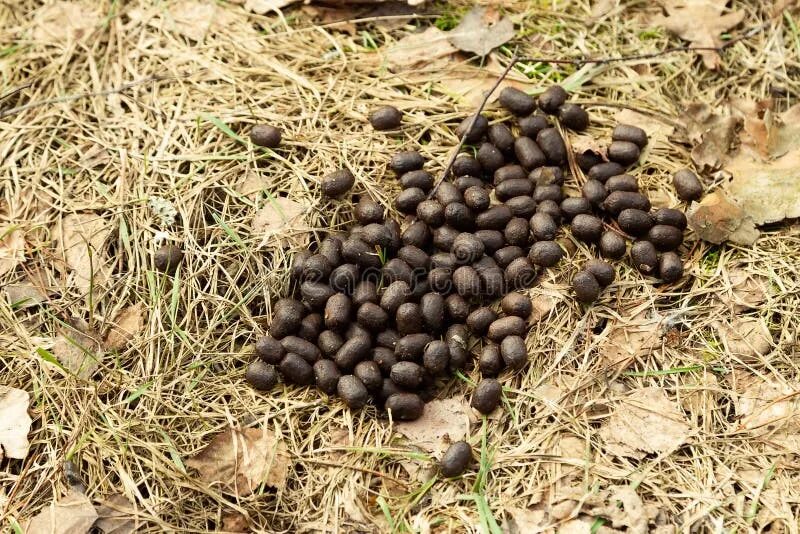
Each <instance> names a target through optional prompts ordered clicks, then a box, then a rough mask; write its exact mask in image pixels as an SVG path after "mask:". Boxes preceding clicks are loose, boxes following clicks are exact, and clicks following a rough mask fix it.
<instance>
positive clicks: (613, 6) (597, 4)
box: [591, 0, 624, 23]
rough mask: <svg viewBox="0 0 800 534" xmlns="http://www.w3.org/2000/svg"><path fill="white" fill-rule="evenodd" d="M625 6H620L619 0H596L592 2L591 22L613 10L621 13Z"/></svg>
mask: <svg viewBox="0 0 800 534" xmlns="http://www.w3.org/2000/svg"><path fill="white" fill-rule="evenodd" d="M623 9H624V6H619V5H618V2H617V0H595V1H594V2H592V11H591V15H592V17H591V22H592V23H595V22H597V21H598V20H600V19H602V18H603V17H605V16H606V15H608V14H610V13H611V12H612V11H615V10H616V12H617V13H620V12H621V11H622V10H623Z"/></svg>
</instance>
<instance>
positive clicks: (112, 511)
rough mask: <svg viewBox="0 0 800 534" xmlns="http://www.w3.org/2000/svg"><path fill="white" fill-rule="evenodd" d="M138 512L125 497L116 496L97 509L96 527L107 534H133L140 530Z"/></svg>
mask: <svg viewBox="0 0 800 534" xmlns="http://www.w3.org/2000/svg"><path fill="white" fill-rule="evenodd" d="M136 516H137V510H136V505H134V504H133V503H132V502H131V501H130V500H128V498H127V497H126V496H125V495H122V494H119V493H117V494H114V495H112V496H111V497H109V498H108V499H106V500H104V501H103V502H102V503H100V505H99V506H98V507H97V522H96V523H95V524H94V526H95V527H97V528H99V529H100V530H102V531H103V532H104V533H105V534H132V533H133V532H136V531H137V529H138V526H140V525H137V523H138V522H137V519H136Z"/></svg>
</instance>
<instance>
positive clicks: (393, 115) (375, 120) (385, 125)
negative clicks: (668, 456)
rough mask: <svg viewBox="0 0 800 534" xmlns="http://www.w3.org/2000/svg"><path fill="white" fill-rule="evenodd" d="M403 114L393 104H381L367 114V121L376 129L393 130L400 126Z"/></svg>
mask: <svg viewBox="0 0 800 534" xmlns="http://www.w3.org/2000/svg"><path fill="white" fill-rule="evenodd" d="M402 119H403V114H402V113H400V110H399V109H397V108H396V107H394V106H382V107H379V108H378V109H376V110H375V111H373V112H372V113H370V114H369V123H370V124H371V125H372V127H373V128H375V129H376V130H394V129H396V128H399V127H400V121H401V120H402Z"/></svg>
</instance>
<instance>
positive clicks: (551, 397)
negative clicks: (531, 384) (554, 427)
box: [533, 384, 566, 416]
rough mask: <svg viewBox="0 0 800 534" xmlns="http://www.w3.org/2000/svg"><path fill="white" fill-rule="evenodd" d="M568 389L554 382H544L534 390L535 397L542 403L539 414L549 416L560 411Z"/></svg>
mask: <svg viewBox="0 0 800 534" xmlns="http://www.w3.org/2000/svg"><path fill="white" fill-rule="evenodd" d="M564 393H566V390H564V389H563V388H561V387H559V386H556V385H554V384H542V385H541V386H539V387H537V388H536V389H534V390H533V397H534V398H535V399H536V400H538V401H540V402H541V403H542V405H543V406H542V408H541V409H539V410H537V415H541V416H547V415H551V414H555V413H558V412H559V411H560V402H561V399H562V397H563V396H564Z"/></svg>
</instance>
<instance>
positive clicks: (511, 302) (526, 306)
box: [500, 293, 533, 319]
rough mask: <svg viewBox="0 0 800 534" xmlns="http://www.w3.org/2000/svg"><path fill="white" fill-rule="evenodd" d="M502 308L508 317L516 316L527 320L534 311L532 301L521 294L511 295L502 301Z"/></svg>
mask: <svg viewBox="0 0 800 534" xmlns="http://www.w3.org/2000/svg"><path fill="white" fill-rule="evenodd" d="M500 307H501V308H502V310H503V313H505V314H506V315H516V316H517V317H522V318H523V319H527V318H528V317H529V316H530V314H531V312H532V311H533V304H531V299H530V298H528V297H526V296H525V295H523V294H521V293H509V294H508V295H506V296H505V297H503V300H501V301H500Z"/></svg>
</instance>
